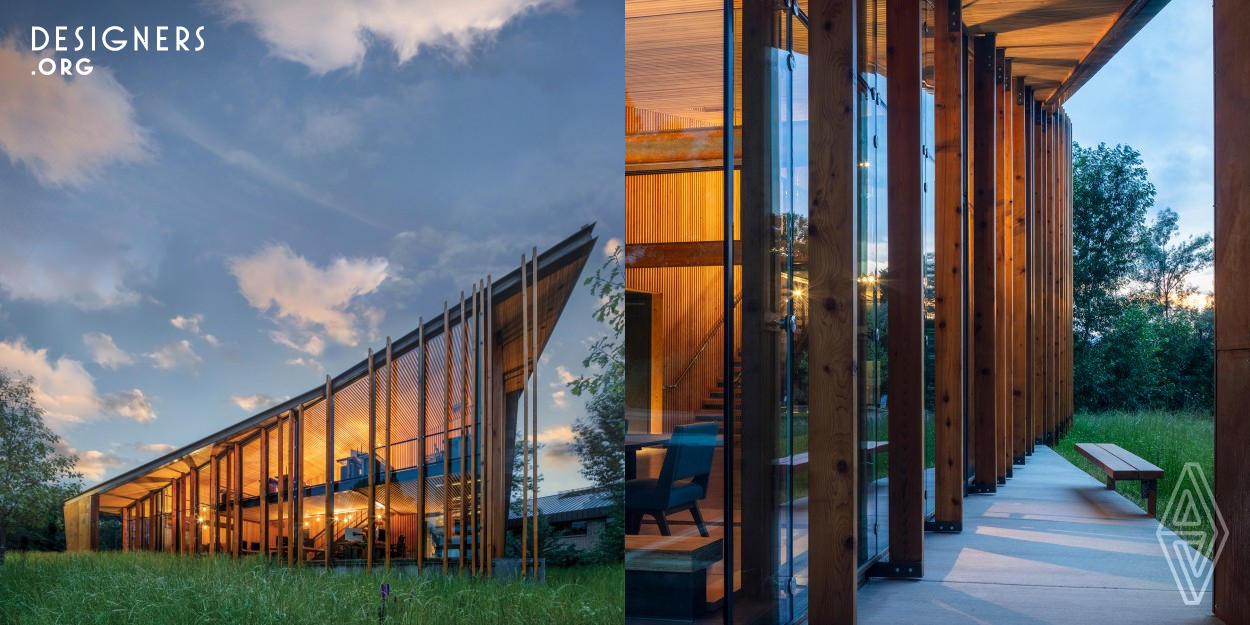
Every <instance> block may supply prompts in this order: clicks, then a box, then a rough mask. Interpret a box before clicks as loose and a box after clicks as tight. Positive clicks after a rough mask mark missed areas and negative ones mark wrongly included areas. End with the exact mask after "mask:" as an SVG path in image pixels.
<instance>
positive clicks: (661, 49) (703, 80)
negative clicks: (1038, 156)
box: [625, 0, 1133, 132]
mask: <svg viewBox="0 0 1250 625" xmlns="http://www.w3.org/2000/svg"><path fill="white" fill-rule="evenodd" d="M1131 4H1133V0H965V1H964V4H963V8H964V23H965V25H966V26H967V28H968V31H969V32H970V33H972V34H982V33H989V32H993V33H997V35H998V41H997V43H998V45H999V46H1000V47H1004V48H1006V50H1007V57H1008V58H1011V59H1012V63H1013V73H1014V75H1015V76H1024V77H1025V80H1026V84H1028V85H1029V86H1032V87H1033V88H1034V90H1035V92H1036V94H1037V96H1038V97H1039V98H1041V99H1047V98H1050V97H1051V95H1052V94H1053V93H1054V92H1055V89H1056V88H1057V87H1059V86H1060V84H1061V83H1063V81H1065V80H1067V79H1068V78H1069V77H1070V76H1071V75H1072V73H1073V70H1075V69H1076V68H1077V67H1078V65H1080V63H1081V62H1082V61H1083V60H1085V59H1086V58H1087V57H1089V56H1090V53H1091V51H1092V50H1094V48H1095V46H1096V45H1097V44H1098V43H1099V42H1100V41H1102V40H1103V38H1104V37H1105V36H1106V35H1107V34H1108V32H1109V31H1110V30H1111V29H1112V26H1113V25H1115V24H1116V22H1117V20H1119V19H1120V17H1121V15H1122V14H1124V13H1125V12H1126V10H1127V7H1128V6H1129V5H1131ZM885 5H886V2H885V0H879V1H877V2H863V3H861V6H860V19H861V20H863V25H862V26H861V32H862V37H863V38H864V41H863V43H864V45H862V46H861V48H860V56H861V70H862V71H864V72H865V73H872V72H874V71H876V72H881V73H885V72H886V68H885V43H886V42H885V39H886V29H885V13H886V11H885ZM723 6H724V4H723V3H722V2H720V1H719V0H626V2H625V90H626V97H627V102H628V105H629V106H630V108H631V109H632V110H633V111H635V112H633V113H631V114H632V115H634V116H637V115H639V113H638V111H641V112H642V115H643V117H644V120H645V119H647V116H648V115H649V116H651V117H652V118H654V119H658V120H663V123H662V124H657V127H654V128H651V127H644V128H639V129H637V130H638V131H642V132H647V131H655V130H676V129H690V128H714V127H718V126H720V125H721V120H722V112H723V111H722V109H723V107H722V85H723V81H722V79H721V75H722V72H723V58H722V54H721V49H722V45H723V39H722V20H723V11H722V8H723ZM735 6H738V7H740V6H741V1H740V0H739V1H736V2H735ZM800 6H802V7H803V8H804V9H805V10H806V6H807V2H806V1H803V2H800ZM931 16H932V13H931V11H929V10H926V15H925V18H926V19H925V21H926V24H929V23H930V21H931V19H933V18H932V17H931ZM736 22H737V24H738V25H737V26H735V29H736V30H737V31H738V32H740V30H741V28H740V23H741V18H740V16H739V18H738V19H737V20H736ZM930 27H931V24H930ZM926 36H927V37H931V36H932V32H931V30H929V31H928V32H926ZM794 48H795V51H796V52H798V53H800V54H803V53H806V51H807V37H806V32H805V29H804V28H801V27H799V28H796V29H795V37H794ZM931 51H932V46H931V43H929V42H926V45H925V62H926V72H925V76H926V77H928V76H931V71H929V70H930V68H929V67H928V66H929V65H930V64H931V63H932V56H931ZM734 61H735V70H736V76H737V77H736V78H735V80H737V81H740V80H741V53H740V52H739V53H738V55H736V58H735V60H734ZM736 100H737V101H736V103H735V109H736V110H738V111H739V112H740V111H741V98H740V96H738V97H737V98H736ZM739 114H740V113H739ZM644 126H647V124H644Z"/></svg>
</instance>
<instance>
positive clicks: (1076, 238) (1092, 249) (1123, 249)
mask: <svg viewBox="0 0 1250 625" xmlns="http://www.w3.org/2000/svg"><path fill="white" fill-rule="evenodd" d="M1073 154H1074V158H1073V172H1072V193H1073V197H1072V201H1073V207H1072V235H1073V236H1072V255H1073V258H1072V290H1073V297H1074V299H1075V301H1076V302H1078V303H1079V304H1078V305H1077V306H1076V310H1075V315H1074V320H1073V324H1074V325H1075V327H1074V328H1073V330H1074V331H1075V333H1076V334H1077V335H1078V341H1080V343H1079V344H1078V345H1077V346H1076V347H1077V350H1078V351H1079V349H1081V348H1082V347H1084V346H1088V345H1089V342H1090V341H1091V340H1092V339H1093V337H1094V335H1095V334H1097V333H1099V332H1102V331H1104V330H1106V329H1107V328H1108V324H1109V323H1110V322H1111V319H1112V318H1114V317H1115V316H1116V313H1117V311H1118V304H1119V303H1120V302H1119V298H1118V295H1119V294H1120V292H1121V291H1122V289H1123V288H1124V287H1125V286H1126V285H1127V284H1128V281H1129V280H1130V279H1131V278H1132V277H1133V274H1134V270H1135V269H1136V268H1137V267H1138V261H1139V256H1140V253H1141V250H1142V246H1141V240H1142V235H1143V232H1144V231H1145V223H1146V221H1145V220H1146V211H1147V210H1148V209H1149V208H1150V207H1151V206H1154V198H1155V187H1154V185H1153V184H1151V183H1150V180H1149V178H1148V172H1147V171H1146V168H1145V166H1144V165H1142V160H1141V153H1140V152H1138V151H1137V150H1134V149H1133V148H1131V147H1129V146H1126V145H1117V146H1115V147H1114V148H1109V147H1107V145H1106V144H1105V143H1099V144H1098V147H1096V148H1082V147H1081V146H1080V145H1079V144H1078V145H1074V147H1073Z"/></svg>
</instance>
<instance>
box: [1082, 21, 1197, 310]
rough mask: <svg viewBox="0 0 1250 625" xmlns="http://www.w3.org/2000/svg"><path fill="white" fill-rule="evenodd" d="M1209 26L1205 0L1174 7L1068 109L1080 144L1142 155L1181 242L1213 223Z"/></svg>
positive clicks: (1157, 205) (1101, 72)
mask: <svg viewBox="0 0 1250 625" xmlns="http://www.w3.org/2000/svg"><path fill="white" fill-rule="evenodd" d="M1211 19H1212V18H1211V1H1210V0H1171V2H1169V3H1168V5H1167V6H1166V7H1164V9H1163V11H1161V12H1160V13H1159V14H1158V15H1157V16H1155V18H1154V19H1152V20H1151V21H1150V23H1149V24H1147V25H1146V27H1145V28H1143V29H1142V30H1141V32H1139V33H1137V35H1136V36H1135V37H1133V39H1132V40H1131V41H1129V42H1128V44H1127V45H1125V46H1124V48H1123V49H1122V50H1120V52H1119V53H1118V54H1116V55H1115V56H1114V57H1112V59H1111V61H1110V62H1108V63H1107V64H1106V65H1105V66H1104V67H1103V68H1102V69H1101V70H1099V71H1098V73H1097V74H1095V75H1094V77H1093V78H1091V79H1090V81H1089V82H1088V83H1086V84H1085V85H1084V86H1083V87H1081V88H1080V90H1078V91H1077V92H1076V94H1075V95H1073V96H1072V99H1070V100H1069V101H1068V102H1067V104H1065V108H1066V109H1067V111H1068V114H1069V115H1070V116H1071V117H1072V131H1073V138H1074V139H1075V140H1076V142H1077V143H1079V144H1081V145H1082V146H1086V147H1093V146H1096V145H1098V144H1099V143H1103V142H1105V143H1106V144H1107V145H1116V144H1125V145H1130V146H1132V147H1133V148H1135V149H1137V150H1138V151H1140V152H1141V155H1142V162H1143V164H1144V165H1145V167H1146V169H1147V171H1149V173H1150V181H1151V182H1153V183H1154V185H1155V190H1156V192H1157V195H1156V197H1155V211H1157V210H1158V209H1160V208H1171V209H1173V210H1175V211H1176V212H1177V214H1178V215H1179V221H1178V225H1179V226H1180V236H1181V237H1189V236H1192V235H1200V234H1209V233H1211V232H1212V229H1213V222H1214V213H1215V195H1214V193H1215V190H1214V187H1213V183H1214V180H1215V164H1214V160H1213V159H1214V148H1213V141H1214V101H1213V92H1212V89H1213V82H1212V78H1213V77H1212V58H1211V53H1212V48H1211V45H1212V42H1211ZM1153 213H1154V211H1152V217H1153ZM1212 280H1213V273H1212V271H1211V270H1210V269H1208V270H1207V271H1205V272H1202V273H1201V274H1199V275H1195V276H1194V277H1193V279H1192V282H1193V283H1194V284H1195V285H1196V286H1198V287H1199V288H1200V289H1202V290H1204V291H1211V290H1212V289H1213V288H1214V287H1213V283H1212Z"/></svg>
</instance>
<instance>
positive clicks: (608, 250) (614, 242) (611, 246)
mask: <svg viewBox="0 0 1250 625" xmlns="http://www.w3.org/2000/svg"><path fill="white" fill-rule="evenodd" d="M618 247H619V248H624V247H625V244H624V243H622V242H621V240H620V239H619V238H618V237H612V238H610V239H608V242H607V243H604V244H603V255H604V256H606V257H608V258H611V257H612V255H613V254H615V253H616V248H618Z"/></svg>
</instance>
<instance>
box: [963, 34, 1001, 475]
mask: <svg viewBox="0 0 1250 625" xmlns="http://www.w3.org/2000/svg"><path fill="white" fill-rule="evenodd" d="M994 42H995V36H994V34H993V33H990V34H986V35H980V36H978V37H977V38H976V41H975V44H974V47H975V55H974V56H975V62H976V66H975V67H976V70H975V75H974V77H973V81H974V87H973V90H974V93H973V97H974V98H975V100H976V115H975V117H973V120H972V123H973V126H974V128H975V129H976V130H975V134H974V143H973V148H972V149H973V157H972V166H973V170H974V171H973V180H974V186H973V200H972V217H973V220H974V230H973V235H974V241H973V246H972V259H973V265H974V266H975V273H974V274H973V280H974V282H973V285H972V299H973V311H974V312H973V344H974V346H975V351H974V354H973V360H974V362H975V366H976V376H975V378H974V380H973V381H972V384H973V385H974V386H975V393H974V395H973V398H972V401H973V405H972V414H973V419H974V422H975V425H974V426H973V427H975V428H976V430H977V435H976V449H975V454H976V473H975V475H974V476H973V479H972V487H971V489H970V490H971V492H980V493H992V492H995V491H996V490H997V483H998V464H999V459H998V450H997V442H998V420H997V411H996V410H995V408H996V402H995V399H996V397H997V395H996V389H995V387H996V386H997V384H996V377H995V376H994V365H995V362H996V359H997V355H998V351H997V341H996V340H995V339H996V337H995V332H994V329H995V327H996V326H995V307H994V306H995V289H994V286H995V275H996V274H995V269H996V268H995V258H994V251H995V249H997V246H996V245H995V232H996V228H995V221H996V220H995V214H994V213H995V206H994V203H995V194H996V187H997V184H996V183H997V180H996V171H997V168H996V165H997V163H996V160H997V159H996V157H997V152H996V148H995V139H996V136H995V134H996V133H995V126H996V121H997V119H996V117H997V111H996V108H997V100H998V90H997V89H996V88H995V76H996V74H997V71H996V65H997V62H996V58H995V50H994Z"/></svg>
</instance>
